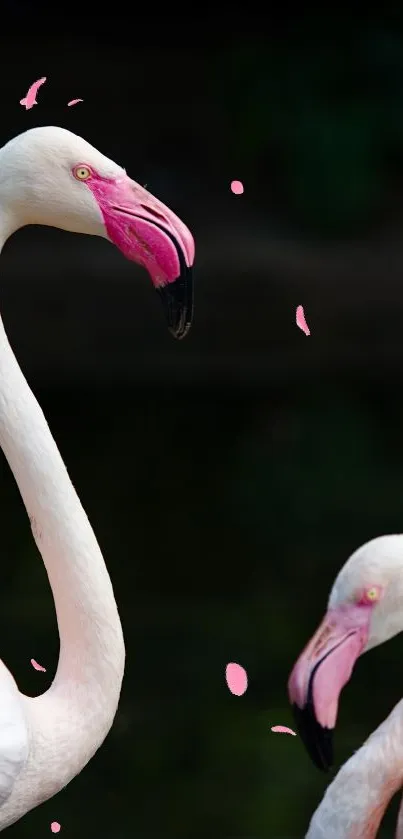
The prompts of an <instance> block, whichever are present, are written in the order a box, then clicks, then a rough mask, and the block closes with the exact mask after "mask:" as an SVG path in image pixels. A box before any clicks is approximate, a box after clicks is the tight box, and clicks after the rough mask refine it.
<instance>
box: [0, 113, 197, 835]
mask: <svg viewBox="0 0 403 839" xmlns="http://www.w3.org/2000/svg"><path fill="white" fill-rule="evenodd" d="M34 223H36V224H45V225H51V226H53V227H60V228H62V229H64V230H68V231H73V232H81V233H88V234H92V235H95V236H103V237H104V238H107V239H109V240H110V241H111V242H113V243H114V244H115V245H116V246H117V247H118V248H119V249H120V250H121V251H122V253H123V254H124V255H125V256H126V257H127V258H128V259H131V260H133V261H135V262H138V263H140V264H142V265H143V266H144V267H146V268H147V269H148V272H149V274H150V276H151V280H152V282H153V284H154V286H155V288H156V289H157V290H158V291H159V293H160V295H161V297H162V300H163V303H164V306H165V310H166V314H167V318H168V326H169V328H170V330H171V331H172V333H173V334H174V335H175V336H176V337H177V338H182V337H183V336H184V335H185V334H186V331H187V330H188V328H189V325H190V321H191V314H192V285H191V268H192V265H193V261H194V242H193V238H192V236H191V234H190V232H189V230H188V229H187V227H185V225H184V224H183V223H182V222H181V221H180V220H179V218H177V216H175V215H174V213H173V212H171V210H169V209H168V208H167V207H165V206H164V204H162V203H161V202H160V201H158V200H157V199H156V198H154V197H153V196H152V195H151V194H150V193H148V192H147V191H146V190H145V189H143V188H142V187H141V186H139V185H138V184H137V183H135V182H134V181H132V180H131V179H130V178H129V177H128V175H127V174H126V172H125V170H124V169H122V168H121V167H120V166H118V165H117V164H116V163H113V162H112V161H111V160H109V159H108V158H106V157H104V155H102V154H101V153H100V152H99V151H97V150H96V149H95V148H93V147H92V146H91V145H90V144H89V143H87V142H86V141H85V140H83V139H82V138H81V137H77V136H75V135H74V134H72V133H70V132H69V131H66V130H64V129H62V128H55V127H42V128H33V129H31V130H29V131H26V132H25V133H23V134H21V135H19V136H18V137H15V138H14V139H13V140H11V141H10V142H9V143H7V144H6V145H5V146H4V147H3V148H1V149H0V250H1V248H2V247H3V245H4V242H5V241H6V239H7V238H8V237H9V236H10V235H11V234H12V233H13V232H14V231H15V230H17V229H18V228H20V227H22V226H23V225H25V224H34ZM0 445H1V447H2V449H3V452H4V454H5V456H6V458H7V460H8V463H9V465H10V467H11V470H12V471H13V473H14V477H15V479H16V482H17V484H18V487H19V490H20V493H21V496H22V499H23V502H24V504H25V507H26V510H27V513H28V516H29V519H30V522H31V528H32V533H33V536H34V539H35V542H36V545H37V547H38V549H39V552H40V553H41V555H42V559H43V562H44V564H45V567H46V571H47V574H48V577H49V582H50V585H51V588H52V593H53V597H54V602H55V608H56V615H57V622H58V630H59V637H60V655H59V662H58V666H57V671H56V675H55V678H54V681H53V682H52V685H51V687H50V688H49V690H47V691H46V692H45V693H43V694H42V695H41V696H37V697H34V698H31V697H27V696H24V695H23V694H22V693H20V692H19V690H18V688H17V685H16V682H15V680H14V678H13V676H12V675H11V673H10V671H9V670H8V669H7V667H6V666H5V664H4V663H3V662H1V661H0V830H4V828H6V827H8V826H9V825H11V824H13V823H14V822H15V821H17V820H18V819H19V818H21V816H23V815H24V814H25V813H27V812H28V811H29V810H31V809H32V808H34V807H36V806H37V805H38V804H40V803H41V802H43V801H46V800H47V799H49V798H50V797H51V796H53V795H55V794H56V793H57V792H58V791H59V790H60V789H62V788H63V787H64V786H65V785H66V784H68V783H69V781H70V780H71V779H72V778H73V777H74V776H75V775H77V774H78V773H79V772H80V771H81V770H82V768H83V767H84V766H85V765H86V764H87V763H88V761H89V760H90V759H91V757H92V756H93V755H94V753H95V752H96V751H97V749H98V748H99V746H100V745H101V744H102V742H103V740H104V739H105V737H106V735H107V733H108V731H109V729H110V728H111V725H112V722H113V719H114V716H115V713H116V709H117V706H118V701H119V695H120V690H121V684H122V679H123V672H124V662H125V647H124V639H123V633H122V627H121V623H120V619H119V614H118V609H117V605H116V602H115V598H114V595H113V589H112V584H111V581H110V578H109V575H108V571H107V569H106V566H105V563H104V560H103V557H102V554H101V551H100V549H99V546H98V543H97V541H96V538H95V535H94V533H93V530H92V528H91V525H90V523H89V521H88V519H87V516H86V514H85V512H84V510H83V508H82V506H81V503H80V501H79V498H78V496H77V494H76V492H75V490H74V488H73V485H72V483H71V481H70V478H69V476H68V473H67V471H66V467H65V465H64V463H63V460H62V458H61V456H60V454H59V451H58V449H57V446H56V443H55V441H54V440H53V437H52V435H51V432H50V430H49V427H48V425H47V423H46V420H45V417H44V415H43V413H42V410H41V408H40V406H39V404H38V402H37V400H36V398H35V396H34V395H33V393H32V391H31V390H30V388H29V386H28V384H27V381H26V379H25V378H24V375H23V373H22V371H21V369H20V367H19V365H18V362H17V360H16V358H15V355H14V353H13V351H12V349H11V346H10V344H9V342H8V339H7V336H6V333H5V330H4V326H3V323H2V320H1V319H0Z"/></svg>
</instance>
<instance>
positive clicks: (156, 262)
mask: <svg viewBox="0 0 403 839" xmlns="http://www.w3.org/2000/svg"><path fill="white" fill-rule="evenodd" d="M0 204H1V206H2V210H3V216H4V213H5V212H6V214H7V223H6V224H5V227H6V236H7V235H10V234H11V233H12V232H13V231H14V230H16V229H18V228H19V227H22V226H23V225H25V224H45V225H49V226H52V227H60V228H61V229H63V230H69V231H72V232H75V233H87V234H91V235H95V236H103V237H104V238H106V239H109V241H111V242H112V243H113V244H114V245H116V247H117V248H119V250H120V251H121V252H122V253H123V255H124V256H125V257H126V258H127V259H129V260H132V261H133V262H137V263H138V264H139V265H142V266H143V267H144V268H146V270H147V271H148V273H149V275H150V277H151V281H152V284H153V286H154V288H155V289H156V290H157V292H158V293H159V295H160V297H161V299H162V303H163V306H164V310H165V313H166V317H167V321H168V327H169V329H170V331H171V333H172V334H173V335H174V337H175V338H183V337H184V336H185V335H186V334H187V332H188V331H189V328H190V326H191V322H192V315H193V285H192V267H193V263H194V255H195V248H194V241H193V237H192V235H191V233H190V231H189V230H188V228H187V227H186V226H185V224H183V222H182V221H181V220H180V219H179V218H178V216H176V215H175V213H173V212H172V210H170V209H169V208H168V207H166V206H165V204H163V203H162V202H161V201H159V200H158V198H155V197H154V196H153V195H151V193H150V192H148V191H147V190H146V189H145V188H144V187H142V186H140V184H138V183H136V182H135V181H133V180H132V179H131V178H129V176H128V175H127V174H126V171H125V170H124V169H122V167H121V166H118V165H117V164H116V163H114V162H113V161H112V160H109V159H108V158H107V157H105V156H104V155H103V154H101V153H100V152H99V151H97V149H95V148H94V147H93V146H91V145H90V144H89V143H87V142H86V141H85V140H83V139H82V138H81V137H77V136H76V135H75V134H72V133H71V132H70V131H67V130H66V129H64V128H56V127H52V126H47V127H41V128H32V129H30V130H28V131H25V132H24V133H23V134H20V135H19V136H18V137H15V138H14V139H13V140H10V142H9V143H7V144H6V145H5V146H3V148H2V149H1V150H0ZM3 226H4V218H3Z"/></svg>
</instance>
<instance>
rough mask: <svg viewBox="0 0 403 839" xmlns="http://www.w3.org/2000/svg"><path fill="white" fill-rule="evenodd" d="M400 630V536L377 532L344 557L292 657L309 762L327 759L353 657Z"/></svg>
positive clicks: (292, 688) (294, 700) (291, 692)
mask: <svg viewBox="0 0 403 839" xmlns="http://www.w3.org/2000/svg"><path fill="white" fill-rule="evenodd" d="M402 630H403V536H400V535H393V536H380V537H379V538H377V539H373V540H371V541H370V542H367V543H366V544H365V545H363V546H362V547H361V548H359V549H358V550H357V551H355V553H353V554H352V556H351V557H350V558H349V559H348V561H347V562H346V564H345V565H344V566H343V568H342V569H341V571H340V573H339V574H338V576H337V578H336V580H335V583H334V585H333V588H332V591H331V594H330V598H329V603H328V609H327V612H326V614H325V617H324V618H323V620H322V622H321V624H320V626H319V628H318V629H317V631H316V632H315V634H314V635H313V637H312V639H311V640H310V641H309V643H308V644H307V646H306V647H305V649H304V650H303V652H302V654H301V655H300V657H299V659H298V660H297V662H296V664H295V665H294V668H293V670H292V672H291V675H290V678H289V680H288V696H289V699H290V702H291V705H292V707H293V711H294V716H295V719H296V724H297V728H298V731H299V733H300V735H301V739H302V741H303V743H304V745H305V747H306V749H307V751H308V754H309V755H310V757H311V759H312V761H313V763H314V764H315V765H316V766H317V767H318V768H319V769H323V770H325V771H326V770H328V769H329V768H330V767H331V765H332V763H333V742H332V741H333V730H334V728H335V725H336V719H337V711H338V703H339V696H340V693H341V691H342V689H343V687H344V685H345V684H346V683H347V682H348V680H349V679H350V676H351V673H352V670H353V667H354V665H355V662H356V661H357V659H358V657H359V656H360V655H361V654H362V653H364V652H367V650H369V649H371V648H372V647H375V646H377V645H378V644H382V643H383V642H384V641H387V640H389V638H392V637H393V636H394V635H397V634H398V633H399V632H401V631H402Z"/></svg>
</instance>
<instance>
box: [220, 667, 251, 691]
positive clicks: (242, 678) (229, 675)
mask: <svg viewBox="0 0 403 839" xmlns="http://www.w3.org/2000/svg"><path fill="white" fill-rule="evenodd" d="M225 679H226V682H227V685H228V687H229V689H230V691H231V693H233V694H235V696H242V694H243V693H245V691H246V688H247V687H248V676H247V673H246V670H244V669H243V667H241V665H240V664H235V662H233V661H231V662H230V663H229V664H227V666H226V668H225Z"/></svg>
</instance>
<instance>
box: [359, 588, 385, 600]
mask: <svg viewBox="0 0 403 839" xmlns="http://www.w3.org/2000/svg"><path fill="white" fill-rule="evenodd" d="M380 597H381V590H380V588H379V586H371V588H368V589H367V590H366V591H365V592H364V596H363V598H362V602H363V603H376V602H377V600H379V599H380Z"/></svg>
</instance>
